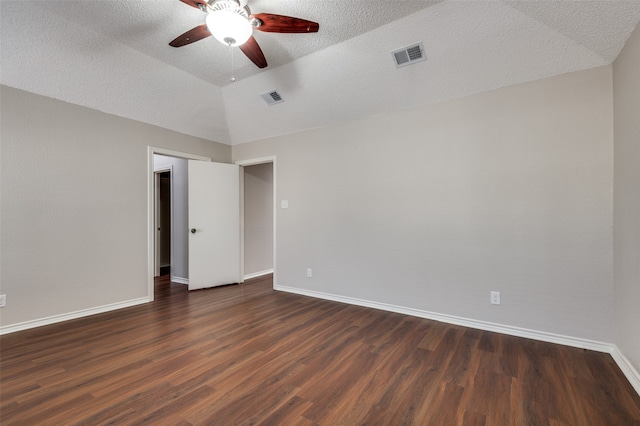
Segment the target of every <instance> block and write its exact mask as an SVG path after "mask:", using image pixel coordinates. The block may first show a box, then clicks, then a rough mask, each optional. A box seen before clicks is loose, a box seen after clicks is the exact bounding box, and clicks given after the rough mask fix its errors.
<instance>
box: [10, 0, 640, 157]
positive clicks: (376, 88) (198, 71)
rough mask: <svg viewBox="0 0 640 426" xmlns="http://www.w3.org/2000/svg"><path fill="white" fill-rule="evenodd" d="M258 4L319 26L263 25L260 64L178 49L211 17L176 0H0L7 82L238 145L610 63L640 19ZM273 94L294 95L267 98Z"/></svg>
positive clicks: (444, 4) (217, 52) (414, 6)
mask: <svg viewBox="0 0 640 426" xmlns="http://www.w3.org/2000/svg"><path fill="white" fill-rule="evenodd" d="M249 6H250V7H251V10H252V12H254V13H259V12H267V13H277V14H284V15H290V16H296V17H300V18H304V19H308V20H312V21H316V22H318V23H319V24H320V31H319V32H318V33H317V34H275V33H262V32H259V31H255V32H254V36H255V38H256V40H257V41H258V42H259V43H260V45H261V47H262V50H263V51H264V53H265V56H266V58H267V61H268V63H269V67H267V68H265V69H262V70H261V69H258V68H257V67H255V66H254V65H253V64H252V63H251V62H250V61H249V60H248V59H246V58H245V57H244V55H242V53H241V52H240V51H239V50H237V49H235V50H233V53H232V52H231V51H230V50H229V48H228V47H226V46H223V45H221V44H220V43H218V42H217V41H215V40H214V39H213V38H211V37H210V38H208V39H205V40H202V41H199V42H196V43H193V44H191V45H188V46H184V47H181V48H178V49H176V48H172V47H170V46H168V42H169V41H171V40H172V39H173V38H175V37H176V36H177V35H179V34H181V33H183V32H185V31H187V30H189V29H191V28H193V27H194V26H197V25H200V24H202V23H203V22H204V17H205V15H204V13H202V12H200V11H199V10H197V9H195V8H192V7H189V6H187V5H185V4H183V3H182V2H180V1H179V0H130V1H124V0H84V1H56V0H48V1H23V0H18V1H10V0H0V15H1V22H0V60H1V62H0V82H1V83H2V84H6V85H8V86H12V87H17V88H20V89H23V90H28V91H31V92H34V93H39V94H42V95H45V96H50V97H53V98H57V99H61V100H64V101H67V102H72V103H76V104H79V105H83V106H87V107H90V108H94V109H98V110H101V111H105V112H108V113H111V114H115V115H119V116H123V117H127V118H131V119H134V120H139V121H143V122H147V123H150V124H154V125H158V126H161V127H165V128H169V129H172V130H176V131H178V132H182V133H186V134H190V135H194V136H198V137H202V138H205V139H209V140H212V141H217V142H222V143H228V144H238V143H243V142H248V141H252V140H259V139H262V138H266V137H271V136H276V135H280V134H286V133H293V132H297V131H300V130H304V129H310V128H315V127H320V126H325V125H328V124H330V123H335V122H343V121H346V120H350V119H355V118H358V117H363V116H367V115H373V114H380V113H385V112H390V111H397V110H402V109H406V108H411V107H415V106H419V105H425V104H431V103H436V102H442V101H446V100H450V99H454V98H458V97H461V96H466V95H470V94H473V93H478V92H482V91H486V90H491V89H495V88H498V87H502V86H506V85H510V84H516V83H520V82H524V81H530V80H535V79H540V78H545V77H549V76H553V75H557V74H561V73H565V72H570V71H576V70H581V69H587V68H591V67H595V66H600V65H605V64H609V63H611V62H612V61H613V60H614V59H615V57H616V56H617V54H618V53H619V51H620V50H621V48H622V46H623V45H624V42H625V41H626V39H627V38H628V36H629V34H630V33H631V31H632V30H633V29H634V27H635V26H636V25H637V23H638V21H639V20H640V1H638V0H630V1H616V0H605V1H569V0H553V1H526V0H525V1H513V2H512V1H497V0H496V1H481V0H477V1H459V0H445V1H425V0H396V1H393V2H391V1H387V2H385V1H379V0H368V1H363V0H350V1H345V0H324V1H300V0H250V1H249ZM417 41H422V42H423V44H424V47H425V53H426V55H427V61H425V62H420V63H417V64H415V65H411V66H408V67H405V68H400V69H396V67H395V64H394V63H393V60H392V57H391V54H390V52H391V51H392V50H394V49H397V48H401V47H404V46H406V45H408V44H411V43H414V42H417ZM232 54H233V70H232ZM232 74H233V75H234V76H235V77H236V79H237V81H236V82H235V83H231V82H230V77H231V75H232ZM272 89H277V90H278V91H279V93H280V94H281V95H282V96H283V98H284V99H285V102H283V103H281V104H277V105H273V106H270V107H269V106H267V105H266V104H265V103H264V101H263V100H262V99H261V98H260V96H259V95H260V94H261V93H263V92H266V91H269V90H272Z"/></svg>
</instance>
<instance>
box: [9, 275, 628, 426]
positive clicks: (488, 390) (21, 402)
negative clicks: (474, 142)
mask: <svg viewBox="0 0 640 426" xmlns="http://www.w3.org/2000/svg"><path fill="white" fill-rule="evenodd" d="M157 288H158V293H157V296H156V301H155V302H153V303H150V304H146V305H141V306H136V307H132V308H127V309H123V310H120V311H117V312H110V313H106V314H101V315H96V316H93V317H89V318H83V319H79V320H73V321H68V322H65V323H60V324H55V325H51V326H46V327H41V328H38V329H33V330H28V331H22V332H18V333H13V334H9V335H5V336H2V337H1V338H0V344H1V364H0V380H1V407H0V408H1V414H0V422H1V423H2V425H3V426H8V425H72V424H82V425H102V424H161V425H188V424H203V425H232V424H247V425H248V424H271V425H312V424H318V425H340V424H344V425H359V424H379V425H401V424H416V425H456V424H457V425H460V424H462V425H492V426H493V425H567V424H568V425H607V426H610V425H634V424H640V397H639V396H638V395H637V394H636V393H635V392H634V390H633V388H632V387H631V385H630V384H629V383H628V382H627V381H626V379H625V378H624V376H623V375H622V373H621V372H620V370H619V369H618V368H617V366H616V365H615V363H614V362H613V360H612V358H611V357H610V356H609V355H607V354H602V353H596V352H590V351H585V350H581V349H575V348H569V347H564V346H558V345H553V344H548V343H542V342H537V341H532V340H527V339H522V338H516V337H510V336H506V335H500V334H496V333H489V332H483V331H478V330H474V329H469V328H464V327H458V326H452V325H447V324H443V323H438V322H434V321H429V320H425V319H420V318H414V317H410V316H406V315H400V314H394V313H389V312H384V311H378V310H373V309H367V308H362V307H357V306H349V305H345V304H341V303H335V302H329V301H323V300H317V299H313V298H308V297H304V296H298V295H293V294H287V293H278V292H275V291H273V290H272V289H271V279H270V277H269V278H263V279H255V280H253V281H251V282H248V283H246V284H244V285H235V286H227V287H220V288H216V289H211V290H201V291H196V292H191V293H188V292H186V291H185V289H184V286H182V285H179V284H170V283H169V282H168V278H166V277H165V278H163V279H162V280H159V281H158V282H157Z"/></svg>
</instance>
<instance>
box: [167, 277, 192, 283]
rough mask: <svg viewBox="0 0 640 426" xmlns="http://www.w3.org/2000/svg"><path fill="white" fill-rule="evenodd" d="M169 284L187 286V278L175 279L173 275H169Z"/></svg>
mask: <svg viewBox="0 0 640 426" xmlns="http://www.w3.org/2000/svg"><path fill="white" fill-rule="evenodd" d="M171 282H174V283H178V284H189V278H183V277H176V276H174V275H171Z"/></svg>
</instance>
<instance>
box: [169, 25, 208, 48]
mask: <svg viewBox="0 0 640 426" xmlns="http://www.w3.org/2000/svg"><path fill="white" fill-rule="evenodd" d="M210 35H211V33H210V32H209V29H208V28H207V24H202V25H198V26H197V27H195V28H192V29H190V30H189V31H187V32H186V33H184V34H182V35H179V36H178V37H176V38H175V40H173V41H172V42H171V43H169V46H173V47H181V46H185V45H187V44H191V43H193V42H194V41H198V40H202V39H203V38H207V37H209V36H210Z"/></svg>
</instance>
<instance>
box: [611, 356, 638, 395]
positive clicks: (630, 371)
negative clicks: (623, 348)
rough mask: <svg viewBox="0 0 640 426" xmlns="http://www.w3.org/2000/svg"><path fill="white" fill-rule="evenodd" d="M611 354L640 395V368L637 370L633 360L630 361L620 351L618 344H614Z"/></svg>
mask: <svg viewBox="0 0 640 426" xmlns="http://www.w3.org/2000/svg"><path fill="white" fill-rule="evenodd" d="M611 356H612V357H613V360H614V361H615V362H616V364H618V367H620V370H622V373H623V374H624V375H625V376H626V378H627V379H628V380H629V383H631V386H633V388H634V389H635V390H636V392H638V395H640V373H639V372H638V370H636V369H635V368H634V367H633V365H631V361H629V360H628V359H627V357H626V356H624V355H623V354H622V352H620V349H619V348H618V346H616V345H613V349H612V351H611Z"/></svg>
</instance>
